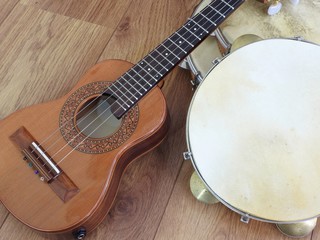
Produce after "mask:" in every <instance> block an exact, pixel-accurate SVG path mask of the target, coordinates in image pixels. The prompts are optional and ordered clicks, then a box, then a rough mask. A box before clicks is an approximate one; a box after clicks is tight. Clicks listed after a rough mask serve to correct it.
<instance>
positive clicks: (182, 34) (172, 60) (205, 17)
mask: <svg viewBox="0 0 320 240" xmlns="http://www.w3.org/2000/svg"><path fill="white" fill-rule="evenodd" d="M244 1H245V0H216V1H213V2H211V3H210V4H209V5H208V6H207V7H206V8H204V9H203V10H202V11H201V12H199V13H198V14H197V15H195V16H193V17H192V18H189V19H188V21H187V22H186V23H185V24H184V25H183V26H182V27H180V28H179V29H178V30H177V31H176V32H175V33H173V34H172V35H171V36H170V37H168V38H167V39H166V40H164V41H163V42H162V43H161V44H160V45H159V46H157V47H156V48H155V49H154V50H153V51H151V52H150V53H149V54H148V55H147V56H145V57H144V58H143V59H142V60H140V61H139V62H138V63H137V64H136V65H134V66H133V67H132V68H131V69H129V70H128V71H127V72H126V73H124V74H123V75H122V76H121V77H120V78H119V79H118V80H117V81H115V82H114V83H113V84H112V85H111V86H110V87H109V88H108V89H107V90H106V91H105V92H104V93H103V94H106V95H111V96H112V97H113V98H114V99H116V100H115V102H114V103H113V107H112V111H113V114H114V115H115V116H116V117H117V118H121V117H122V116H123V114H125V113H126V112H127V111H128V110H130V109H131V108H132V107H133V106H134V105H135V104H136V103H137V102H138V101H139V100H140V99H141V98H142V97H143V96H144V95H145V94H146V93H148V92H149V91H150V90H151V89H152V88H153V87H154V86H156V85H157V84H158V82H159V81H160V80H161V79H163V78H164V77H165V76H166V75H167V74H168V73H169V72H170V71H171V70H172V69H173V68H174V67H175V66H176V65H177V64H178V63H179V62H180V61H181V60H183V59H184V58H185V57H186V56H187V55H188V54H189V53H190V52H191V51H192V50H193V49H194V48H195V47H196V46H198V45H199V44H200V43H201V42H202V41H203V40H204V39H205V38H206V37H207V36H208V35H209V34H210V33H211V32H212V31H214V30H215V29H216V28H217V27H218V26H219V25H220V24H221V23H222V22H223V21H224V20H225V19H226V18H227V17H228V16H229V15H230V14H231V13H232V12H233V11H234V10H235V9H237V8H238V7H239V6H240V5H241V4H242V3H243V2H244Z"/></svg>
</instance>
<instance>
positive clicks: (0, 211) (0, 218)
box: [0, 204, 9, 229]
mask: <svg viewBox="0 0 320 240" xmlns="http://www.w3.org/2000/svg"><path fill="white" fill-rule="evenodd" d="M8 214H9V213H8V211H7V209H5V207H4V206H3V205H2V204H0V229H1V226H2V224H3V223H4V221H5V219H6V217H7V216H8Z"/></svg>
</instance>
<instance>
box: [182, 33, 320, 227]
mask: <svg viewBox="0 0 320 240" xmlns="http://www.w3.org/2000/svg"><path fill="white" fill-rule="evenodd" d="M273 45H277V46H280V47H279V48H277V49H278V50H279V51H281V46H282V45H283V46H286V45H289V46H290V49H292V52H290V54H291V53H294V50H295V49H300V48H301V50H297V51H298V52H300V54H303V53H302V52H304V51H305V53H304V54H305V55H306V56H307V57H306V58H308V55H310V56H311V57H312V56H315V55H314V54H316V56H317V59H320V48H319V46H318V45H316V44H311V43H307V42H300V41H297V40H292V39H270V40H263V41H260V42H256V43H253V44H250V45H248V46H245V47H243V48H241V49H239V50H237V51H236V52H235V53H233V54H231V55H230V56H227V57H226V58H225V60H223V61H222V62H221V63H220V64H218V65H217V66H216V67H215V68H213V69H212V70H211V71H210V72H209V73H208V75H207V76H206V78H205V80H204V81H203V82H202V83H201V84H200V85H199V87H198V88H197V90H196V92H195V94H194V97H193V99H192V102H191V104H190V108H189V112H188V119H187V128H186V135H187V144H188V149H189V151H190V153H191V160H192V164H193V166H194V168H195V170H196V171H197V172H198V174H199V176H200V178H201V179H202V180H203V182H204V183H205V185H206V186H207V188H208V189H209V191H210V192H211V193H212V194H213V195H214V196H215V197H217V198H218V199H219V200H220V201H221V202H222V203H223V204H225V205H226V206H227V207H229V208H230V209H232V210H233V211H235V212H237V213H239V214H241V215H243V216H247V217H249V218H251V219H256V220H260V221H265V222H272V223H294V222H300V221H303V220H307V219H311V218H314V217H317V216H319V214H320V203H319V204H318V205H319V206H316V207H315V209H316V210H315V211H314V209H308V211H309V212H313V213H312V214H309V213H308V214H309V215H304V214H301V217H297V215H296V214H292V216H288V217H287V216H281V213H270V214H271V215H274V216H275V217H270V215H268V214H266V215H264V214H260V213H259V211H251V209H250V208H243V206H238V205H237V204H234V202H232V201H231V202H230V201H229V199H226V197H225V196H223V194H225V193H223V194H222V195H221V192H219V191H220V190H219V191H218V192H217V190H216V189H215V188H214V187H215V186H213V185H212V182H210V181H212V179H209V178H208V174H209V173H206V171H208V170H207V169H208V166H209V165H207V166H204V165H203V166H201V164H203V162H200V160H201V159H198V158H199V156H201V154H204V155H203V157H204V156H206V157H208V156H209V155H210V151H209V150H208V151H207V150H206V152H205V153H201V154H199V152H200V151H202V150H203V149H201V147H199V146H200V145H201V144H202V145H206V144H207V145H208V146H204V147H205V148H207V149H208V148H211V145H210V144H212V143H210V141H208V139H207V136H205V138H204V142H202V143H201V140H202V139H201V138H199V137H196V138H195V137H194V136H195V133H192V131H193V132H194V130H195V129H196V128H194V126H195V125H197V123H199V121H200V120H199V119H200V118H201V117H202V116H198V117H195V116H196V115H197V114H200V115H201V111H202V112H203V110H204V108H205V106H203V108H202V110H200V108H198V109H196V110H195V109H194V108H195V102H197V101H199V100H198V99H199V94H202V93H203V91H204V90H203V89H206V91H211V90H213V89H208V86H209V85H208V84H207V83H208V82H209V81H210V82H212V81H221V79H219V80H217V79H215V77H212V76H215V75H216V74H217V72H218V71H220V72H221V70H218V69H219V68H221V69H222V68H223V67H224V62H228V61H232V60H233V59H239V57H238V56H240V55H241V54H245V58H246V57H250V56H249V55H250V54H248V52H249V53H250V52H251V51H252V50H254V51H255V52H256V50H257V49H270V47H272V46H273ZM305 46H307V47H306V49H304V48H305ZM310 49H311V50H312V49H313V50H316V51H313V52H312V53H311V52H310ZM287 50H288V49H287ZM266 51H268V50H266ZM315 52H316V53H315ZM312 54H313V55H312ZM317 54H318V55H317ZM318 57H319V58H318ZM289 58H291V57H289ZM280 60H281V59H280ZM301 60H302V61H304V60H305V59H301ZM297 61H299V60H297ZM259 63H260V64H265V62H264V61H263V59H257V60H256V64H259ZM273 63H274V62H273ZM303 63H304V64H308V63H306V62H303ZM226 64H227V63H226ZM275 64H276V63H275ZM225 66H229V65H225ZM270 69H272V63H270ZM230 71H231V70H230ZM220 72H219V73H220ZM318 72H319V70H318ZM319 74H320V73H319ZM318 79H319V77H318ZM311 82H315V81H313V80H312V81H311ZM318 86H319V89H320V80H319V85H318ZM235 87H236V86H235ZM215 93H217V92H216V91H212V94H213V95H214V94H215ZM196 104H198V103H196ZM319 106H320V104H319ZM194 118H199V119H198V120H197V121H198V122H193V121H194ZM319 119H320V113H319ZM208 122H209V121H206V123H205V124H207V123H208ZM200 123H201V121H200ZM249 124H250V123H249ZM203 129H204V128H203ZM203 129H202V130H203ZM298 130H299V129H298ZM210 131H211V130H210ZM319 131H320V130H319ZM202 133H204V134H206V133H205V131H203V132H199V134H202ZM211 133H212V131H211ZM211 133H210V134H211ZM197 134H198V133H197ZM210 134H209V133H208V135H210ZM192 138H193V139H192ZM199 139H200V141H199ZM215 140H216V139H215ZM197 141H198V142H197ZM195 145H197V146H196V147H195ZM209 145H210V146H209ZM319 154H320V153H319ZM213 158H214V157H213ZM210 161H211V159H210ZM319 162H320V161H319ZM217 171H219V172H220V171H221V170H220V169H219V170H217ZM239 171H241V169H240V170H239ZM209 175H210V174H209ZM240 175H241V173H240ZM225 177H226V178H229V176H227V175H226V176H225ZM243 177H244V178H245V177H247V176H245V174H244V176H243ZM319 178H320V177H319ZM318 180H319V179H318ZM218 181H219V180H218ZM223 181H224V180H221V182H220V184H221V183H222V182H223ZM230 181H232V180H230ZM317 185H319V187H320V181H319V183H317ZM224 191H225V190H224ZM230 191H233V189H231V190H230ZM222 192H223V191H222ZM313 192H316V189H315V190H314V191H313ZM227 195H228V194H227ZM229 195H230V194H229ZM228 197H229V196H228ZM316 198H320V195H318V196H316ZM294 200H295V199H292V201H294ZM311 201H312V200H311ZM275 202H277V201H275ZM273 203H274V202H273ZM288 204H289V205H290V203H288ZM262 205H263V204H262ZM275 209H276V208H275ZM286 211H287V210H286ZM284 212H285V211H284ZM300 212H303V209H302V210H301V211H300Z"/></svg>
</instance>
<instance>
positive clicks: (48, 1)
mask: <svg viewBox="0 0 320 240" xmlns="http://www.w3.org/2000/svg"><path fill="white" fill-rule="evenodd" d="M131 2H132V0H118V1H105V0H91V1H87V0H70V1H56V0H21V3H23V4H26V5H29V6H34V7H37V8H40V9H44V10H47V11H50V12H54V13H58V14H61V15H65V16H69V17H72V18H75V19H80V20H83V21H86V22H91V23H96V24H99V25H104V26H108V27H110V28H114V27H115V26H116V25H117V23H118V22H119V21H120V19H121V18H122V16H123V14H124V13H125V12H126V11H127V8H128V6H129V5H130V3H131Z"/></svg>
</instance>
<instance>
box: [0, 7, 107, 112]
mask: <svg viewBox="0 0 320 240" xmlns="http://www.w3.org/2000/svg"><path fill="white" fill-rule="evenodd" d="M0 32H1V33H2V34H3V36H4V37H3V40H2V41H1V42H0V51H1V56H2V57H1V59H0V79H1V82H0V87H1V89H2V91H1V92H0V109H1V110H0V116H1V117H4V116H6V115H7V114H9V113H10V112H12V111H14V110H16V109H18V108H21V107H25V106H27V105H31V104H34V103H38V102H43V101H48V100H51V99H54V98H57V97H59V96H61V95H63V94H65V93H66V92H67V91H68V90H70V89H71V87H72V86H73V85H74V84H75V83H76V82H77V81H78V80H79V78H80V76H81V75H82V74H83V73H84V72H85V70H86V69H88V68H89V66H91V65H93V64H94V63H95V62H96V61H97V59H98V58H99V56H100V54H101V52H102V51H103V49H104V47H105V45H106V44H107V42H108V40H109V38H110V36H111V34H112V32H113V29H109V28H106V27H101V26H98V25H95V24H90V23H86V22H83V21H79V20H74V19H71V18H68V17H64V16H60V15H57V14H53V13H50V12H46V11H43V10H39V9H36V8H31V7H26V6H25V5H22V4H18V5H17V6H16V8H15V9H14V10H13V11H12V13H11V14H10V15H9V16H8V18H7V19H6V20H5V21H4V22H3V24H2V25H1V26H0ZM8 99H10V101H8Z"/></svg>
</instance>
